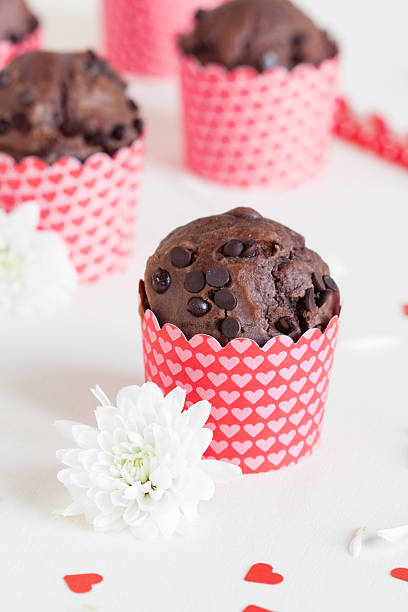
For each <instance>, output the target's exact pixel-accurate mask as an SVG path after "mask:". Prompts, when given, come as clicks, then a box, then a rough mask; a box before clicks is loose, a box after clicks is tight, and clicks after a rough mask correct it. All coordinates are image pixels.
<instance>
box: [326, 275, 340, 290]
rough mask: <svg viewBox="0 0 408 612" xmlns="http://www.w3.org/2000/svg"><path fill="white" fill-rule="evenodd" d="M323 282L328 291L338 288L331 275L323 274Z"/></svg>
mask: <svg viewBox="0 0 408 612" xmlns="http://www.w3.org/2000/svg"><path fill="white" fill-rule="evenodd" d="M323 280H324V284H325V285H326V288H327V289H328V290H329V291H338V290H339V288H338V286H337V284H336V283H335V281H334V280H333V279H332V277H331V276H327V275H326V276H323Z"/></svg>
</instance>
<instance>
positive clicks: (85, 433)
mask: <svg viewBox="0 0 408 612" xmlns="http://www.w3.org/2000/svg"><path fill="white" fill-rule="evenodd" d="M72 436H73V438H74V440H75V442H76V443H77V444H78V446H80V447H81V448H96V447H97V446H98V430H97V429H95V428H94V427H90V426H89V425H73V427H72Z"/></svg>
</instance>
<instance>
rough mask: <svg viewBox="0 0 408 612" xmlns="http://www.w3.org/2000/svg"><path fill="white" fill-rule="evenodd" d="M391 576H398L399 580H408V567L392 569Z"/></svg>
mask: <svg viewBox="0 0 408 612" xmlns="http://www.w3.org/2000/svg"><path fill="white" fill-rule="evenodd" d="M391 576H392V577H393V578H398V580H404V581H405V582H408V568H406V567H396V568H395V569H393V570H391Z"/></svg>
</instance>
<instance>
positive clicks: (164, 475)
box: [150, 465, 173, 489]
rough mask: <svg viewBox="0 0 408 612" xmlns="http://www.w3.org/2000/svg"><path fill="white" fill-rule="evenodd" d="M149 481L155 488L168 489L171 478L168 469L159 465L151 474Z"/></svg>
mask: <svg viewBox="0 0 408 612" xmlns="http://www.w3.org/2000/svg"><path fill="white" fill-rule="evenodd" d="M150 480H151V482H152V484H153V485H155V486H156V487H159V488H160V489H168V488H169V487H170V486H171V483H172V480H173V478H172V475H171V472H170V470H169V469H168V467H166V466H162V465H161V466H159V467H158V468H157V469H156V470H154V472H152V473H151V475H150Z"/></svg>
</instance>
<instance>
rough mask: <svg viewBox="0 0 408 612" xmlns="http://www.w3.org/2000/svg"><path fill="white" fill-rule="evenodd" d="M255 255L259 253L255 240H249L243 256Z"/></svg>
mask: <svg viewBox="0 0 408 612" xmlns="http://www.w3.org/2000/svg"><path fill="white" fill-rule="evenodd" d="M255 255H258V249H257V247H256V244H255V240H249V241H248V242H247V243H246V245H245V249H244V251H243V252H242V253H241V257H255Z"/></svg>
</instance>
